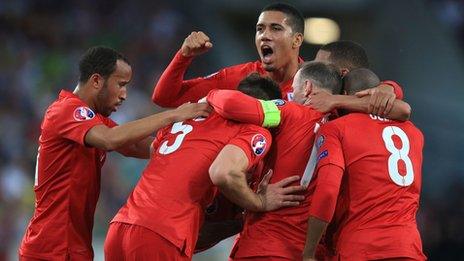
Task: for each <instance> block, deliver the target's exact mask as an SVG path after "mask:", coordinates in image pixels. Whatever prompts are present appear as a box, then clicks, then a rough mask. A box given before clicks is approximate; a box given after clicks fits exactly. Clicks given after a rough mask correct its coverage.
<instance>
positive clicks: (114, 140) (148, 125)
mask: <svg viewBox="0 0 464 261" xmlns="http://www.w3.org/2000/svg"><path fill="white" fill-rule="evenodd" d="M178 119H179V115H178V112H176V111H175V110H169V111H165V112H161V113H157V114H154V115H151V116H148V117H145V118H143V119H139V120H135V121H131V122H128V123H125V124H122V125H119V126H116V127H113V128H110V129H109V130H108V131H107V132H106V133H104V135H105V137H104V138H103V139H102V140H103V142H104V143H105V144H104V149H105V150H117V149H119V148H121V147H123V146H126V145H129V144H134V143H136V142H139V141H140V140H142V139H144V138H146V137H148V136H150V135H151V134H153V133H154V132H156V131H157V130H158V129H160V128H163V127H165V126H167V125H169V124H171V123H173V122H175V121H177V120H178ZM90 145H92V144H90ZM97 147H98V146H97Z"/></svg>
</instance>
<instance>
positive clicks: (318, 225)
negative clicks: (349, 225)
mask: <svg viewBox="0 0 464 261" xmlns="http://www.w3.org/2000/svg"><path fill="white" fill-rule="evenodd" d="M327 225H328V223H327V222H325V221H323V220H320V219H318V218H315V217H313V216H310V217H309V220H308V230H307V232H306V243H305V247H304V250H303V259H309V258H314V257H315V254H316V247H317V245H318V244H319V241H320V240H321V237H322V235H323V234H324V232H325V230H326V229H327Z"/></svg>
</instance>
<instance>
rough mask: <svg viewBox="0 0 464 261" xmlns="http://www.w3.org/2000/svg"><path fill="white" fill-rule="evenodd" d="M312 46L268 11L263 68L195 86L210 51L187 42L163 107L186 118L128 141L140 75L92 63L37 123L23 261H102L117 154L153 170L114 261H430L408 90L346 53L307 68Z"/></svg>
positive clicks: (272, 8)
mask: <svg viewBox="0 0 464 261" xmlns="http://www.w3.org/2000/svg"><path fill="white" fill-rule="evenodd" d="M303 32H304V20H303V17H302V16H301V14H300V13H299V12H298V11H297V10H296V9H295V8H294V7H292V6H290V5H287V4H282V3H275V4H271V5H269V6H267V7H265V8H264V9H263V10H262V11H261V13H260V16H259V18H258V22H257V24H256V47H257V50H258V53H259V56H260V59H259V60H258V61H255V62H249V63H244V64H240V65H235V66H231V67H227V68H224V69H222V70H220V71H218V72H217V73H215V74H212V75H210V76H207V77H199V78H195V79H191V80H184V74H185V72H186V70H187V69H188V67H189V65H190V63H191V61H192V59H193V58H194V57H196V56H198V55H200V54H202V53H204V52H206V51H208V50H209V49H211V48H212V47H213V43H212V41H211V40H210V39H209V37H208V36H207V35H206V34H204V33H203V32H192V33H191V34H190V35H189V36H188V37H187V38H186V39H185V40H184V42H183V44H182V47H181V49H180V50H179V51H178V52H177V53H176V55H175V56H174V58H173V60H172V61H171V63H170V64H169V65H168V67H167V68H166V70H165V71H164V73H163V74H162V76H161V78H160V79H159V81H158V82H157V83H156V86H155V88H154V92H153V96H152V100H153V102H154V103H156V104H158V105H160V106H163V107H176V106H180V107H178V108H177V109H173V110H167V111H165V112H163V113H159V114H154V115H151V116H149V117H146V118H143V119H139V120H136V121H133V122H129V123H126V124H123V125H120V126H118V125H117V124H116V123H114V122H113V121H111V120H110V119H109V118H108V116H109V115H110V114H111V113H112V112H113V111H116V110H117V107H118V106H119V105H120V104H121V103H122V102H123V101H124V100H125V99H126V98H127V93H126V92H127V90H126V86H127V84H128V83H129V82H130V80H131V78H132V70H131V67H130V64H129V62H128V61H127V59H126V58H124V57H123V56H122V55H121V54H119V53H117V52H115V51H114V50H112V49H110V48H106V47H94V48H91V49H90V50H88V51H87V52H86V54H85V55H84V56H83V58H82V59H81V62H80V64H79V69H80V78H79V85H78V86H77V88H76V89H75V91H74V92H73V93H71V92H68V91H62V92H61V93H60V96H59V98H58V99H57V100H56V101H55V102H54V103H53V104H52V105H50V107H49V108H48V109H47V111H46V113H45V116H44V120H43V122H42V126H41V136H40V138H39V152H38V157H37V168H36V180H35V187H34V190H35V193H36V209H35V212H34V216H33V217H32V219H31V222H30V224H29V226H28V228H27V230H26V234H25V236H24V238H23V241H22V243H21V246H20V249H19V259H20V260H92V259H93V250H92V236H91V234H92V227H93V215H94V211H95V207H96V203H97V200H98V195H99V189H100V169H101V166H102V165H103V162H104V160H105V155H106V154H105V151H110V150H111V151H112V150H114V151H117V152H119V153H121V154H123V155H125V156H131V157H139V158H148V159H149V161H148V164H147V166H146V168H145V169H144V171H143V173H142V175H141V178H140V180H139V182H138V183H137V185H136V186H135V188H134V190H133V191H132V193H131V194H130V196H129V198H128V200H127V202H126V204H125V205H124V206H123V207H122V208H121V209H120V210H119V211H118V213H117V214H116V215H115V217H114V218H113V220H112V221H111V222H110V226H109V230H108V234H107V237H106V240H105V246H104V251H105V259H107V260H191V259H192V256H193V254H194V253H196V252H199V251H202V250H205V249H208V248H209V247H211V246H213V245H214V244H216V243H217V242H219V241H220V240H222V239H223V238H225V237H227V236H230V235H234V234H236V233H239V235H238V236H237V239H236V242H235V244H234V246H233V248H232V250H231V253H230V259H231V260H255V261H259V260H425V259H426V258H425V256H424V254H423V252H422V244H421V239H420V235H419V232H418V230H417V224H416V212H417V210H418V207H419V196H420V188H421V166H422V148H423V136H422V134H421V132H420V131H419V130H418V129H417V128H416V127H415V126H414V125H413V124H412V123H411V122H410V121H408V119H409V116H410V107H409V105H408V104H407V103H405V102H404V101H402V97H403V93H402V89H401V87H400V86H399V85H398V84H397V83H395V82H393V81H382V82H381V81H380V80H379V78H378V77H377V75H376V74H375V73H374V72H372V71H371V70H369V69H368V67H369V63H368V59H367V55H366V53H365V51H364V49H363V48H362V47H361V46H360V45H358V44H356V43H354V42H351V41H338V42H334V43H330V44H327V45H324V46H323V47H321V48H320V50H319V51H318V53H317V55H316V57H315V59H314V60H313V61H310V62H304V61H303V59H301V58H300V57H299V49H300V46H301V45H302V43H303ZM197 101H198V103H196V102H197ZM186 102H192V103H190V104H185V103H186ZM156 131H157V135H156V137H155V138H154V140H153V139H152V138H150V134H151V133H154V132H156Z"/></svg>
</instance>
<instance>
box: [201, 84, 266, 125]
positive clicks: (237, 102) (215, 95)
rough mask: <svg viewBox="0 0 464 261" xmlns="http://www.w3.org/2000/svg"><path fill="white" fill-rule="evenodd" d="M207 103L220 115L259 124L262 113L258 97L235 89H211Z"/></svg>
mask: <svg viewBox="0 0 464 261" xmlns="http://www.w3.org/2000/svg"><path fill="white" fill-rule="evenodd" d="M206 100H207V101H208V103H209V104H210V105H211V106H212V107H213V108H214V110H215V111H216V112H217V113H218V114H219V115H221V116H222V117H224V118H226V119H229V120H235V121H239V122H244V123H250V124H255V125H258V126H261V125H262V124H263V120H264V114H263V110H262V107H261V104H260V102H259V100H258V99H255V98H253V97H250V96H248V95H246V94H243V93H241V92H239V91H235V90H212V91H210V92H209V94H208V96H207V97H206Z"/></svg>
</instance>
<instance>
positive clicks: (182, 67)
mask: <svg viewBox="0 0 464 261" xmlns="http://www.w3.org/2000/svg"><path fill="white" fill-rule="evenodd" d="M192 60H193V57H184V56H183V55H182V53H181V52H180V51H179V52H177V54H176V55H175V56H174V59H173V60H172V61H171V63H170V64H169V66H168V67H167V68H166V70H165V71H164V73H163V74H162V75H161V78H160V79H159V81H158V83H157V84H156V86H155V89H154V91H153V96H152V100H153V102H155V103H156V104H158V105H160V106H163V107H176V106H179V105H181V104H183V103H185V102H189V101H190V102H195V101H198V100H199V99H201V98H203V97H205V96H206V95H207V94H208V92H209V91H211V90H213V89H229V90H235V89H237V87H238V83H239V82H240V81H241V80H243V78H245V77H246V76H248V75H249V74H251V73H253V72H257V73H259V74H260V75H267V72H266V71H265V70H264V69H263V66H262V64H261V62H260V61H259V60H258V61H255V62H248V63H243V64H238V65H234V66H230V67H226V68H224V69H221V70H220V71H218V72H216V73H213V74H211V75H209V76H206V77H198V78H195V79H191V80H183V79H184V74H185V72H186V70H187V68H188V66H189V65H190V63H191V62H192ZM299 62H300V63H302V62H303V60H302V59H301V58H300V59H299ZM292 81H293V79H290V80H288V81H285V82H283V83H281V84H280V90H281V92H282V98H283V99H285V100H293V88H292Z"/></svg>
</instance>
